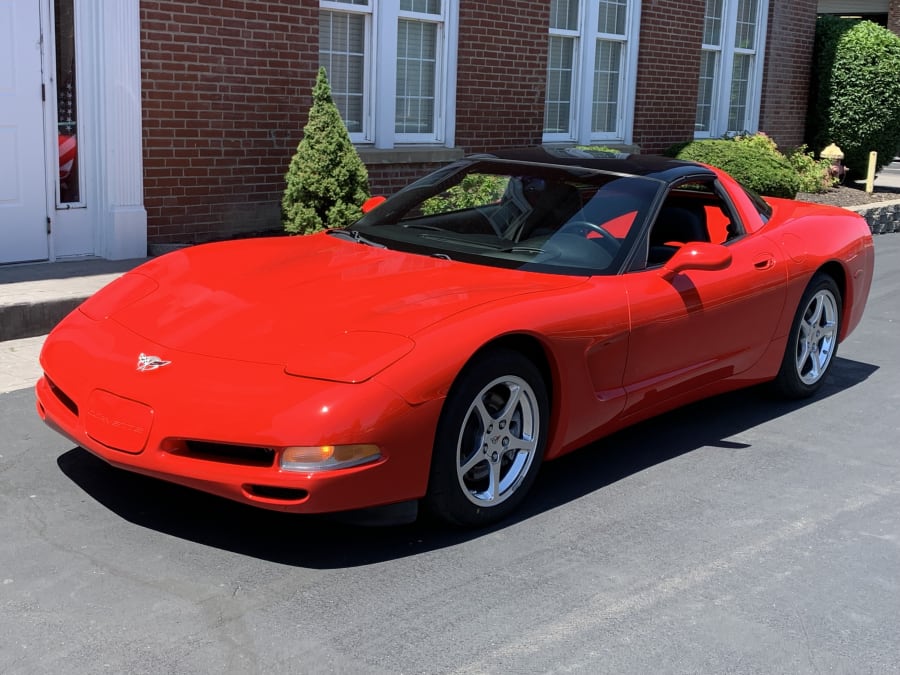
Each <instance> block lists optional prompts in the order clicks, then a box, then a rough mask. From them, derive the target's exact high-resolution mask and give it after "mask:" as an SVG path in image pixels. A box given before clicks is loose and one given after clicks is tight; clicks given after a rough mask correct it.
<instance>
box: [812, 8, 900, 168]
mask: <svg viewBox="0 0 900 675" xmlns="http://www.w3.org/2000/svg"><path fill="white" fill-rule="evenodd" d="M814 64H815V65H814V68H813V77H812V93H811V96H810V109H809V115H808V118H807V137H808V140H809V144H810V146H811V147H813V148H815V149H817V150H821V149H822V148H824V147H825V146H827V145H828V144H829V143H832V142H834V143H836V144H837V145H838V146H839V147H840V148H841V150H843V151H844V164H845V165H846V166H847V167H848V169H849V172H850V174H851V175H854V176H857V177H858V176H862V175H865V172H866V168H867V166H868V162H869V152H870V151H872V150H875V151H876V152H877V153H878V167H877V168H881V167H882V166H884V165H886V164H889V163H890V162H891V161H892V160H893V158H894V156H895V155H896V153H897V151H898V150H900V37H898V36H897V35H894V34H893V33H892V32H891V31H889V30H887V29H886V28H882V27H881V26H878V25H877V24H874V23H872V22H870V21H852V20H847V19H838V18H835V17H830V16H823V17H820V18H819V20H818V21H817V23H816V40H815V52H814Z"/></svg>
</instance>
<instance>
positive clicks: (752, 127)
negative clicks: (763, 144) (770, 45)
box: [694, 0, 769, 138]
mask: <svg viewBox="0 0 900 675" xmlns="http://www.w3.org/2000/svg"><path fill="white" fill-rule="evenodd" d="M768 11H769V2H768V0H706V11H705V16H704V20H703V47H702V51H701V56H700V88H699V91H698V95H697V119H696V125H695V129H694V135H695V136H696V137H697V138H715V137H718V136H723V135H725V134H735V133H741V132H744V131H750V132H755V131H757V130H758V127H759V105H760V96H761V87H762V73H763V53H764V51H765V50H764V47H765V40H766V17H767V16H768Z"/></svg>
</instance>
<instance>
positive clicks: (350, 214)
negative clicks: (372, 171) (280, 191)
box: [281, 68, 369, 234]
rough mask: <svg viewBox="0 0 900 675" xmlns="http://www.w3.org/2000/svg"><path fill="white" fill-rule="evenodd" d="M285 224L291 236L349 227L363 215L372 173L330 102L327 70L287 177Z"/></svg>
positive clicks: (320, 76) (320, 77)
mask: <svg viewBox="0 0 900 675" xmlns="http://www.w3.org/2000/svg"><path fill="white" fill-rule="evenodd" d="M285 181H286V183H287V186H286V187H285V190H284V195H283V196H282V199H281V211H282V223H283V224H284V229H285V230H286V231H287V232H290V233H292V234H311V233H313V232H318V231H319V230H323V229H325V228H341V227H347V226H348V225H350V224H352V223H354V222H355V221H356V220H358V219H359V218H360V216H362V211H361V210H360V206H361V205H362V203H363V202H364V201H365V200H366V199H367V198H368V196H369V181H368V172H367V171H366V167H365V165H364V164H363V162H362V160H361V159H360V157H359V153H357V152H356V148H354V147H353V143H351V142H350V134H349V133H347V127H346V126H344V122H343V120H342V119H341V114H340V112H339V111H338V109H337V106H336V105H335V104H334V101H333V100H332V98H331V86H330V85H329V84H328V77H327V75H326V73H325V69H324V68H320V69H319V73H318V76H317V77H316V84H315V87H314V88H313V104H312V107H311V108H310V110H309V120H308V123H307V125H306V126H305V127H304V129H303V138H302V139H301V140H300V143H299V145H298V146H297V152H296V153H295V154H294V156H293V158H292V159H291V163H290V166H289V168H288V172H287V174H286V175H285Z"/></svg>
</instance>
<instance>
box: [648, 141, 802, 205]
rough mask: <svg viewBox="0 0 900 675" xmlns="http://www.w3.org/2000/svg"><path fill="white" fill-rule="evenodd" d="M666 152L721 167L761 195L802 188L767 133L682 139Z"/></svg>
mask: <svg viewBox="0 0 900 675" xmlns="http://www.w3.org/2000/svg"><path fill="white" fill-rule="evenodd" d="M666 154H667V155H669V156H670V157H677V158H678V159H687V160H691V161H693V162H701V163H703V164H709V165H711V166H715V167H718V168H720V169H722V170H724V171H726V172H727V173H728V174H730V175H731V177H732V178H734V179H735V180H737V181H739V182H740V183H743V184H744V185H746V186H747V187H748V188H750V189H751V190H754V191H756V192H758V193H759V194H761V195H769V196H771V197H785V198H788V199H793V198H794V197H795V196H796V195H797V192H799V190H800V177H799V176H798V174H797V172H796V171H795V170H794V168H793V167H792V166H791V163H790V162H789V161H788V160H787V158H786V157H785V156H784V155H782V154H781V153H780V152H778V148H777V147H776V146H775V143H774V142H773V141H772V139H771V138H769V137H768V136H766V135H765V134H755V135H752V136H737V137H735V138H733V139H716V140H700V141H691V142H688V143H680V144H678V145H674V146H672V147H671V148H669V149H668V150H667V151H666Z"/></svg>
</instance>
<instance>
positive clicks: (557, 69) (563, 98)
mask: <svg viewBox="0 0 900 675" xmlns="http://www.w3.org/2000/svg"><path fill="white" fill-rule="evenodd" d="M574 49H575V38H566V37H558V36H555V35H551V36H550V48H549V55H548V59H547V103H546V107H545V109H544V133H548V134H563V133H568V132H569V120H570V117H571V114H570V113H571V110H572V69H573V64H574Z"/></svg>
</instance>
